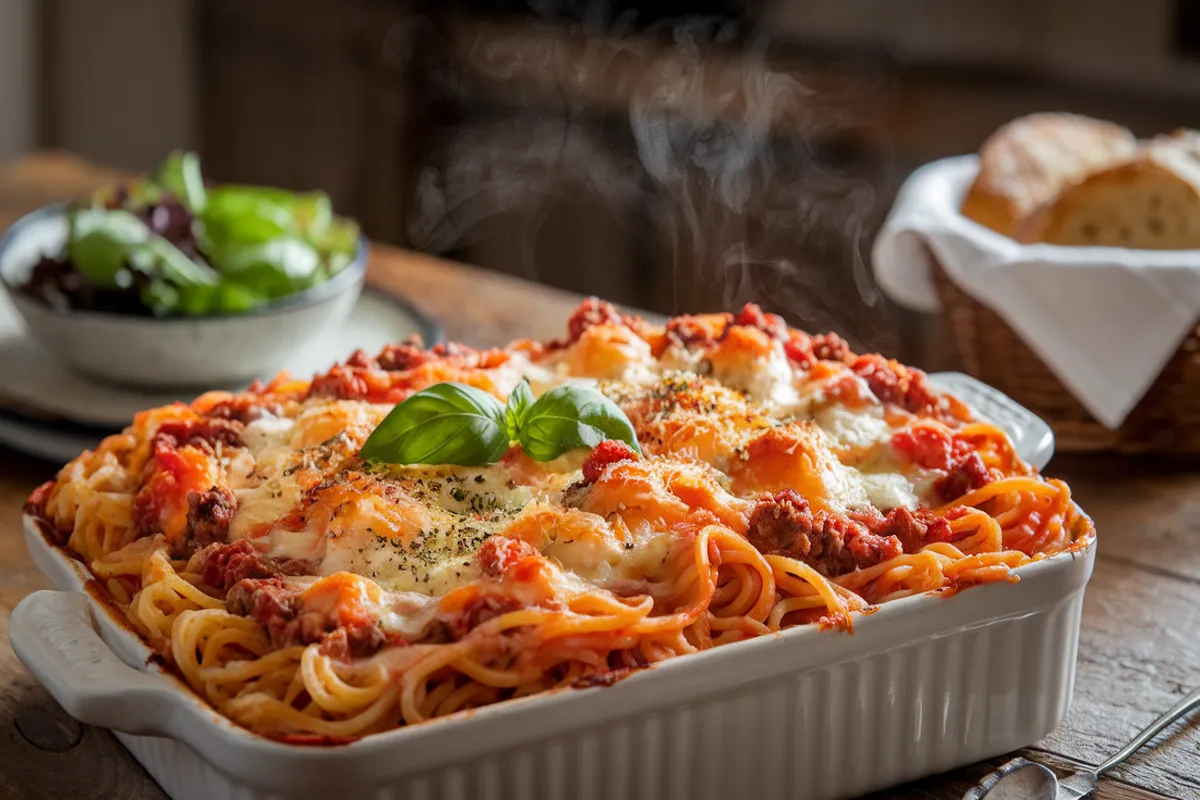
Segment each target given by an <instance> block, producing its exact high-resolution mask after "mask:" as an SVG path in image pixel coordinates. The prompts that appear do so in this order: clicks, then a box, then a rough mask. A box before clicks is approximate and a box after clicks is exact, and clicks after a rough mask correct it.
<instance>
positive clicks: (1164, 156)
mask: <svg viewBox="0 0 1200 800" xmlns="http://www.w3.org/2000/svg"><path fill="white" fill-rule="evenodd" d="M1016 238H1017V239H1018V240H1019V241H1021V242H1025V243H1034V242H1046V243H1049V244H1058V245H1068V246H1076V247H1079V246H1083V247H1088V246H1091V247H1105V246H1106V247H1131V248H1138V249H1146V250H1190V249H1196V248H1200V149H1191V148H1189V147H1184V146H1182V145H1181V144H1180V143H1176V144H1175V145H1173V146H1167V145H1165V144H1163V143H1162V142H1161V140H1156V142H1152V143H1151V144H1150V145H1148V146H1147V147H1146V148H1144V150H1143V152H1142V154H1141V155H1140V156H1138V157H1137V158H1135V159H1133V160H1132V161H1128V162H1125V163H1122V164H1117V165H1115V166H1111V167H1109V168H1107V169H1102V170H1100V171H1098V172H1095V173H1093V174H1092V175H1090V176H1088V177H1086V178H1085V179H1084V180H1082V181H1081V182H1079V183H1077V184H1075V185H1073V186H1069V187H1067V188H1065V189H1063V190H1062V192H1061V193H1060V194H1059V195H1058V197H1057V198H1055V199H1054V200H1053V201H1052V202H1050V203H1048V204H1047V205H1046V206H1045V207H1043V208H1042V209H1040V210H1039V211H1038V212H1036V213H1035V214H1033V215H1032V216H1031V217H1030V218H1029V219H1028V220H1026V221H1025V222H1024V223H1023V224H1022V225H1021V226H1020V229H1019V230H1018V232H1017V236H1016Z"/></svg>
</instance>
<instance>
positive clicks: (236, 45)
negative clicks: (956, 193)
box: [0, 0, 1200, 367]
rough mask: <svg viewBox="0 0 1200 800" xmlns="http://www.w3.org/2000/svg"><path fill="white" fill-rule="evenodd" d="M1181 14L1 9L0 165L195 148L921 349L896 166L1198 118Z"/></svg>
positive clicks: (413, 228) (372, 223)
mask: <svg viewBox="0 0 1200 800" xmlns="http://www.w3.org/2000/svg"><path fill="white" fill-rule="evenodd" d="M1197 6H1198V4H1196V3H1189V2H1186V0H1138V1H1137V2H1135V1H1134V0H1050V1H1048V2H1043V1H1041V0H977V2H972V3H961V2H957V1H956V0H906V2H903V3H898V2H890V0H841V2H838V3H832V2H826V1H825V0H777V1H775V2H770V1H767V2H761V3H750V2H735V1H734V0H725V1H722V0H703V1H702V2H689V3H684V2H615V1H614V2H605V3H598V2H587V3H584V2H569V1H568V0H562V1H561V2H554V1H553V0H524V2H517V1H515V0H514V1H513V2H505V1H503V0H499V1H497V2H485V1H484V0H475V1H473V2H455V3H442V2H415V1H414V2H403V1H402V0H255V2H249V3H247V2H241V1H240V0H191V1H189V0H103V2H97V1H96V0H41V2H37V1H36V0H0V106H2V107H3V108H4V109H5V117H4V122H3V125H0V158H4V159H8V158H12V157H15V156H17V155H19V154H21V153H23V152H26V151H30V150H34V149H44V148H59V149H64V150H68V151H71V152H73V153H75V154H78V155H81V156H84V157H86V158H88V159H92V160H95V161H98V162H101V163H105V164H108V165H112V166H116V167H121V168H126V169H131V170H136V169H147V168H150V167H152V166H153V165H154V164H156V163H157V162H158V161H159V160H160V159H161V158H162V157H163V156H164V155H165V154H167V153H168V152H169V151H171V150H172V149H174V148H179V147H189V148H195V149H196V150H198V151H199V153H200V154H201V157H202V160H203V163H204V168H205V173H206V174H207V175H209V176H211V177H213V178H214V179H216V180H221V181H240V182H256V183H263V184H274V185H279V186H283V187H288V188H294V189H309V188H322V189H325V190H327V191H328V192H329V193H330V194H331V196H332V198H333V201H334V205H335V207H336V208H338V209H339V210H340V211H341V212H343V213H346V214H349V215H352V216H354V217H357V218H358V219H359V220H360V221H361V223H362V225H363V227H364V229H365V231H366V233H367V234H368V235H369V236H371V237H372V238H374V239H376V240H379V241H383V242H388V243H393V244H397V245H400V246H404V247H409V248H413V249H417V250H422V251H426V252H430V253H435V254H438V255H442V256H445V257H449V258H454V259H459V260H462V261H466V262H470V263H474V264H477V265H480V266H482V267H485V268H487V269H492V270H498V271H502V272H506V273H511V274H515V275H520V276H523V277H526V278H530V279H533V280H537V281H540V282H543V283H546V284H550V285H553V286H558V287H563V288H566V289H571V290H575V291H578V292H586V293H594V294H599V295H602V296H604V297H606V298H609V299H612V300H615V301H618V302H622V303H627V304H630V305H633V306H637V307H641V308H645V309H649V310H653V311H659V312H663V313H670V312H679V311H685V310H686V311H698V310H712V309H719V308H728V307H731V306H733V305H735V304H738V303H742V302H745V301H749V300H753V301H757V302H760V303H762V304H763V305H764V306H767V307H768V308H769V310H773V311H777V312H779V313H782V314H784V315H785V316H786V317H787V318H788V320H789V321H790V322H792V323H793V324H797V325H800V326H803V327H806V328H809V329H814V330H825V329H836V330H838V331H840V332H842V333H843V334H845V335H846V336H847V337H848V338H850V339H851V341H852V343H853V344H855V345H856V346H858V347H865V348H868V349H873V350H881V351H884V352H887V353H889V354H892V355H897V356H899V357H901V358H907V359H909V360H913V361H916V362H918V363H921V364H922V365H924V366H927V367H937V366H938V364H937V363H931V361H933V362H936V359H937V355H936V350H937V348H936V347H934V348H932V349H930V348H928V347H925V346H923V343H924V344H928V340H929V338H930V337H936V334H935V333H933V332H931V331H930V330H926V328H925V327H924V326H923V323H922V321H921V320H919V319H916V318H915V317H913V316H912V315H909V314H907V313H906V312H902V311H900V310H898V309H896V308H894V307H893V306H892V305H890V304H889V302H888V301H887V300H886V298H884V297H882V296H881V295H880V293H879V292H878V290H877V288H876V286H875V283H874V280H873V278H872V276H871V272H870V268H869V265H868V257H869V253H870V244H871V240H872V236H873V234H874V232H875V231H876V229H877V228H878V226H879V224H880V222H881V221H882V219H883V217H884V216H885V215H886V212H887V209H888V208H889V206H890V205H891V202H892V199H893V197H894V194H895V191H896V189H897V188H898V187H899V186H900V184H901V183H902V182H903V180H904V178H905V176H906V175H907V174H908V173H909V172H910V171H911V170H912V169H913V168H914V167H916V166H918V165H920V164H922V163H924V162H927V161H930V160H933V159H936V158H940V157H942V156H945V155H950V154H957V153H966V152H973V151H975V150H976V149H977V148H978V146H979V144H980V142H981V141H982V140H983V139H984V138H985V137H986V136H987V135H988V134H989V133H991V132H992V131H993V130H994V129H995V128H997V127H998V126H999V125H1001V124H1002V123H1004V122H1006V121H1007V120H1009V119H1012V118H1014V117H1016V116H1019V115H1021V114H1024V113H1028V112H1031V111H1037V110H1045V109H1053V110H1066V111H1076V112H1080V113H1084V114H1089V115H1093V116H1096V117H1099V118H1102V119H1110V120H1113V121H1115V122H1118V123H1122V124H1125V125H1128V126H1129V127H1130V128H1132V129H1133V130H1134V132H1135V133H1138V134H1151V133H1157V132H1160V131H1164V130H1171V129H1174V128H1177V127H1180V126H1192V127H1197V126H1200V103H1197V102H1195V101H1196V99H1197V94H1200V80H1198V78H1200V60H1198V59H1200V8H1198V7H1197ZM416 299H417V300H418V301H419V298H416Z"/></svg>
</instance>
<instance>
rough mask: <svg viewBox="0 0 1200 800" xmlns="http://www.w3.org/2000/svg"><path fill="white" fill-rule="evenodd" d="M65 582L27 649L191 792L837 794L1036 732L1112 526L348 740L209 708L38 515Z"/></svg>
mask: <svg viewBox="0 0 1200 800" xmlns="http://www.w3.org/2000/svg"><path fill="white" fill-rule="evenodd" d="M937 383H938V384H939V385H941V386H943V387H945V388H947V389H951V390H952V391H955V392H957V393H958V394H959V396H960V397H962V398H963V399H965V400H967V401H968V402H969V403H971V404H972V405H973V406H974V407H975V408H976V409H977V410H978V411H979V412H980V414H981V415H984V416H987V417H991V418H993V419H996V420H997V421H998V422H1001V423H1002V424H1004V426H1005V427H1008V428H1009V429H1010V430H1011V431H1012V434H1013V437H1014V440H1015V441H1016V442H1017V443H1018V446H1019V447H1020V449H1021V452H1022V453H1023V454H1024V455H1025V456H1026V458H1027V459H1029V460H1030V461H1031V463H1034V464H1037V465H1038V466H1041V465H1044V463H1045V462H1046V460H1048V458H1049V456H1050V453H1051V451H1052V448H1053V439H1052V437H1051V436H1050V433H1049V430H1048V429H1046V428H1045V426H1044V425H1043V424H1042V423H1041V422H1040V421H1038V420H1036V418H1034V417H1032V415H1030V414H1029V413H1028V412H1027V411H1024V410H1023V409H1021V408H1020V407H1019V406H1016V405H1015V404H1013V403H1012V402H1011V401H1009V400H1007V399H1006V398H1004V397H1003V396H1002V395H999V394H997V393H996V392H994V391H993V390H990V389H987V387H982V386H981V385H980V384H978V383H977V382H975V381H973V380H972V379H970V378H967V377H966V376H958V375H939V376H937ZM25 531H26V540H27V543H28V545H29V550H30V553H31V554H32V556H33V558H34V561H35V562H36V563H37V565H38V567H39V569H41V571H42V572H43V573H45V574H46V576H47V577H48V578H49V579H50V581H51V582H52V583H53V584H54V586H55V587H56V588H57V589H59V591H42V592H35V593H34V594H32V595H30V596H29V597H27V598H26V599H25V600H23V601H22V602H21V603H20V604H19V605H18V606H17V607H16V609H14V611H13V614H12V619H11V624H10V638H11V641H12V645H13V649H14V650H15V651H16V653H17V655H18V656H19V657H20V658H21V660H22V661H23V662H24V663H25V665H26V666H27V667H28V668H29V669H30V671H31V672H33V674H34V675H36V676H37V677H38V678H39V680H41V681H42V683H43V684H44V685H45V686H46V688H47V689H48V690H49V691H50V693H51V694H52V695H53V696H54V697H55V699H56V700H58V702H60V703H61V704H62V705H63V706H64V707H65V708H66V710H67V711H68V712H69V713H71V714H72V715H73V716H75V717H76V718H78V719H80V720H81V721H83V722H86V723H89V724H93V725H98V726H101V727H106V728H111V729H112V730H114V731H115V732H116V734H117V736H118V738H120V740H121V741H122V742H123V743H124V744H125V746H126V747H127V748H129V750H130V752H132V753H133V755H134V756H135V757H136V758H137V759H138V761H140V762H141V763H142V764H143V766H145V767H146V769H147V770H148V771H149V772H150V774H151V775H152V776H153V777H154V779H155V780H157V781H158V783H159V784H160V785H161V786H162V787H163V788H164V789H165V790H166V791H167V793H168V794H170V795H171V796H172V797H173V798H175V800H201V799H203V800H209V799H210V798H218V797H229V798H238V799H239V800H285V799H286V800H293V799H297V800H298V799H299V798H326V797H331V796H334V797H339V798H352V797H353V798H370V799H371V800H398V799H399V798H420V799H422V800H434V799H435V798H436V799H439V800H440V799H442V798H444V799H445V800H451V799H452V798H455V799H457V798H476V797H478V798H492V799H493V800H499V799H500V798H514V799H515V798H522V799H523V798H545V799H546V800H551V799H554V800H560V799H561V800H567V799H568V798H570V800H590V799H596V800H598V799H599V798H638V799H640V800H661V799H662V798H676V797H678V798H689V800H693V799H694V800H707V799H708V798H712V799H713V800H717V799H718V798H719V799H720V800H729V799H730V798H742V797H760V798H776V797H778V798H784V797H787V798H841V797H852V796H855V795H859V794H862V793H865V792H869V791H872V790H875V789H879V788H883V787H886V786H891V785H894V784H897V783H901V782H903V781H907V780H911V779H914V778H918V777H921V776H924V775H930V774H933V773H936V772H940V771H944V770H947V769H951V768H953V767H956V766H960V765H963V764H968V763H971V762H974V761H978V760H981V759H984V758H988V757H991V756H995V755H998V754H1001V753H1005V752H1007V751H1010V750H1013V749H1016V748H1019V747H1022V746H1025V745H1028V744H1031V743H1032V742H1034V741H1036V740H1038V739H1039V738H1041V737H1042V736H1044V735H1045V734H1047V733H1049V732H1050V731H1051V730H1053V729H1054V728H1055V727H1056V726H1057V725H1058V723H1059V721H1060V720H1061V719H1062V717H1063V715H1064V713H1065V712H1066V709H1067V706H1068V704H1069V702H1070V698H1071V691H1072V687H1073V683H1074V675H1075V655H1076V648H1077V644H1078V638H1079V615H1080V606H1081V603H1082V599H1083V590H1084V586H1085V584H1086V583H1087V580H1088V578H1089V577H1090V575H1091V572H1092V566H1093V562H1094V557H1095V545H1094V544H1092V545H1091V546H1090V547H1088V548H1087V549H1086V550H1084V551H1081V552H1076V553H1068V554H1063V555H1059V556H1055V557H1053V558H1049V559H1046V560H1044V561H1041V562H1039V563H1035V564H1031V565H1028V566H1026V567H1022V568H1021V569H1020V570H1019V574H1020V576H1021V580H1020V582H1019V583H1017V584H1015V585H1010V584H1007V583H1003V584H989V585H985V586H979V587H975V588H971V589H969V590H966V591H964V592H961V593H959V594H956V595H954V596H950V597H945V596H939V595H923V596H916V597H911V598H906V599H903V600H898V601H894V602H892V603H888V604H886V605H884V606H883V607H881V608H880V609H879V610H878V611H876V612H874V613H872V614H869V615H865V616H861V617H858V618H856V621H855V628H854V632H853V634H847V633H844V632H840V631H832V630H828V631H822V630H819V629H817V628H816V627H815V626H810V627H804V628H794V629H790V630H788V631H785V632H783V633H781V634H778V635H773V636H768V637H763V638H760V639H755V640H751V641H747V642H741V643H737V644H733V645H727V646H725V647H721V648H718V649H715V650H711V651H707V652H703V653H697V654H693V655H689V656H684V657H681V658H676V659H672V660H670V661H667V662H665V663H662V664H659V665H657V666H655V667H654V668H652V669H647V670H644V671H641V672H638V673H635V674H633V675H631V676H630V677H628V678H626V679H625V680H622V681H620V682H619V683H617V684H616V685H615V686H610V687H597V688H592V689H582V690H564V691H558V692H552V693H548V694H544V695H540V696H535V697H530V698H525V699H522V700H516V701H508V702H504V703H500V704H498V705H495V706H490V707H487V708H483V709H479V710H476V711H472V712H467V713H465V714H460V715H455V716H451V717H448V718H444V719H439V720H434V721H431V722H427V723H423V724H421V725H416V726H412V727H409V728H403V729H400V730H396V731H393V732H389V733H384V734H378V735H375V736H370V737H368V738H366V739H363V740H361V741H358V742H355V743H353V744H347V745H337V746H323V747H319V746H299V745H285V744H281V743H278V742H274V741H271V740H268V739H264V738H262V737H259V736H256V735H255V734H253V733H250V732H248V731H246V730H243V729H241V728H239V727H237V726H235V725H233V724H232V723H230V722H228V721H227V720H226V719H224V718H223V717H221V716H220V715H218V714H217V713H216V712H214V711H213V710H212V709H211V708H210V707H208V706H207V705H206V704H205V703H203V702H202V701H201V700H199V699H198V698H197V697H196V696H195V695H194V694H193V693H191V692H190V691H189V690H187V689H186V688H185V687H184V686H183V685H182V684H181V683H179V682H178V681H177V680H176V679H175V678H174V677H172V676H171V675H170V674H169V673H164V672H161V671H160V670H159V669H158V668H157V667H156V666H154V661H153V660H152V659H150V655H151V654H150V651H149V650H148V649H147V648H146V646H145V645H144V644H143V643H142V641H141V639H140V638H138V637H137V636H136V635H134V634H133V633H131V632H130V631H129V630H128V629H127V628H126V627H125V626H124V625H123V623H122V622H120V621H119V620H118V619H117V618H116V617H114V616H113V615H112V613H111V612H110V610H109V609H108V607H107V606H106V605H105V604H104V603H103V601H102V600H99V599H98V598H97V597H96V596H94V595H92V594H90V593H89V589H88V580H89V578H90V575H89V574H88V572H87V570H86V569H85V568H84V567H83V566H82V564H80V563H79V562H78V561H75V560H73V559H71V558H70V557H69V556H67V555H66V553H65V552H64V551H62V550H61V549H59V548H56V547H54V546H53V545H51V544H49V543H48V542H47V541H46V539H45V538H44V537H43V535H42V532H41V531H40V529H39V528H38V525H37V523H36V522H35V521H34V520H32V519H30V518H26V521H25Z"/></svg>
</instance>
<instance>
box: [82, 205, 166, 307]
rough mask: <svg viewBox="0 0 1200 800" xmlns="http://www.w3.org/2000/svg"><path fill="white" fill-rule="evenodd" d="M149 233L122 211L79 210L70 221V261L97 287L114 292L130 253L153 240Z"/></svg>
mask: <svg viewBox="0 0 1200 800" xmlns="http://www.w3.org/2000/svg"><path fill="white" fill-rule="evenodd" d="M151 236H152V234H151V232H150V229H149V228H147V227H146V225H145V223H144V222H142V221H141V220H140V219H138V217H137V216H136V215H134V214H131V213H130V212H128V211H124V210H121V209H114V210H111V211H110V210H106V209H91V208H89V209H80V210H79V211H77V212H75V214H74V215H73V216H72V217H71V233H70V237H69V238H68V240H67V259H68V260H69V261H70V262H71V264H72V265H73V266H74V267H75V269H77V270H79V272H80V273H81V274H82V275H83V276H84V277H85V278H87V279H88V280H89V281H91V282H92V283H94V284H96V285H97V286H106V287H110V288H115V287H117V286H118V283H117V275H118V273H120V272H121V270H122V269H124V268H125V265H126V263H127V262H128V261H129V256H130V252H131V251H132V250H133V249H135V248H136V247H138V246H140V245H143V244H145V243H146V242H147V241H149V239H150V238H151Z"/></svg>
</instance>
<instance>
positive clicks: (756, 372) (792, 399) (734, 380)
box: [713, 342, 806, 416]
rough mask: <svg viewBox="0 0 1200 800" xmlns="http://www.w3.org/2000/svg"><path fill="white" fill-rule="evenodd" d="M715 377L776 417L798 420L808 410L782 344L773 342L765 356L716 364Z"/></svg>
mask: <svg viewBox="0 0 1200 800" xmlns="http://www.w3.org/2000/svg"><path fill="white" fill-rule="evenodd" d="M713 377H714V378H716V379H717V380H719V381H721V382H722V383H724V384H725V385H726V386H731V387H733V388H735V389H740V390H741V391H743V392H745V393H746V394H747V395H748V396H749V397H750V399H752V400H754V401H756V402H759V403H762V404H763V405H764V406H766V407H767V410H768V411H769V412H770V413H771V414H772V415H774V416H795V415H796V414H797V413H799V412H801V411H802V410H803V409H804V408H805V406H806V400H805V398H803V397H801V395H800V392H799V391H798V390H797V388H796V376H795V374H794V372H793V370H792V364H791V362H790V361H788V358H787V355H786V354H785V353H784V352H783V346H782V345H780V344H779V343H778V342H772V343H771V345H770V347H769V349H768V350H767V351H766V354H765V355H755V356H753V357H743V358H723V359H720V360H718V361H715V362H714V363H713Z"/></svg>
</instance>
